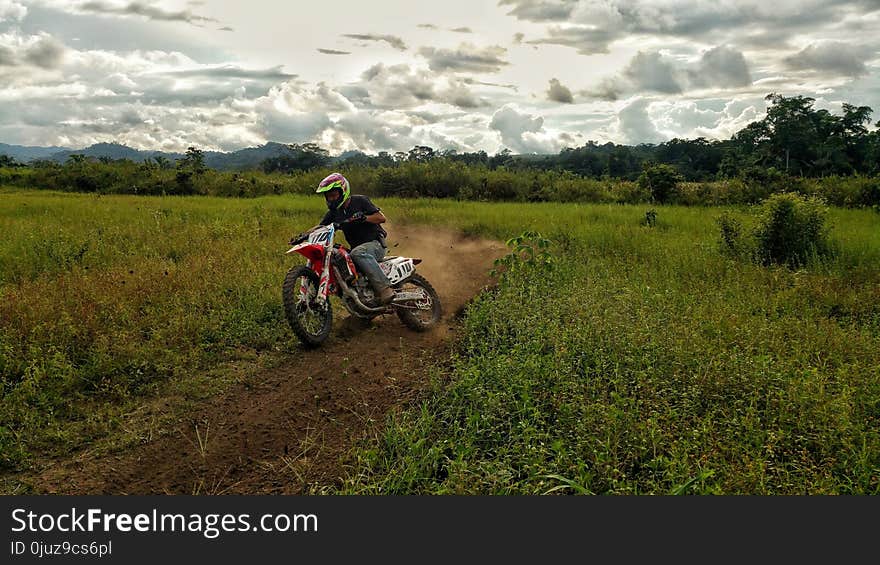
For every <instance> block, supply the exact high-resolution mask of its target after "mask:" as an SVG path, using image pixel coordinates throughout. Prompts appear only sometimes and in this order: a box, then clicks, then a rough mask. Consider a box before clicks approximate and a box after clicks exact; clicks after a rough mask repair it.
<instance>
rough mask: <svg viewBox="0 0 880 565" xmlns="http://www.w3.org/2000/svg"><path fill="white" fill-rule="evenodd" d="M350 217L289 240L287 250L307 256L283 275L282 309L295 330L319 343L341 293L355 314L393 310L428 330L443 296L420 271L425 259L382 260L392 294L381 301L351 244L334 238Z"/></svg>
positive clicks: (413, 325) (327, 331)
mask: <svg viewBox="0 0 880 565" xmlns="http://www.w3.org/2000/svg"><path fill="white" fill-rule="evenodd" d="M344 223H346V222H342V223H335V224H330V225H328V226H322V227H319V228H317V229H316V230H315V231H313V232H311V233H308V234H300V235H298V236H296V237H294V238H293V239H291V240H290V245H292V246H293V247H291V248H290V249H289V250H288V251H287V252H286V253H285V254H286V255H292V254H294V253H298V254H300V255H302V256H304V257H305V258H306V260H307V261H306V264H305V265H304V266H296V267H292V268H291V269H290V270H289V271H288V272H287V275H286V276H285V277H284V284H283V286H282V298H283V301H284V314H285V316H286V318H287V321H288V323H290V327H291V329H293V333H294V334H296V337H297V338H299V340H300V341H301V342H302V343H303V344H305V345H306V346H309V347H317V346H319V345H321V344H322V343H323V342H324V341H325V340H326V339H327V337H328V336H329V335H330V328H331V326H332V325H333V309H332V306H331V304H330V296H332V295H336V296H338V297H339V298H340V300H341V302H342V305H343V306H345V308H346V310H348V311H349V312H350V313H351V314H352V315H353V316H356V317H358V318H361V319H364V320H371V319H373V318H375V317H376V316H379V315H381V314H389V313H391V312H392V311H393V312H394V313H396V314H397V316H398V317H399V318H400V321H401V322H403V323H404V324H405V325H406V326H407V327H409V328H411V329H413V330H415V331H427V330H428V329H430V328H431V327H433V326H434V325H435V324H436V323H437V322H438V321H439V320H440V316H441V313H442V312H441V305H440V297H439V296H438V295H437V291H435V290H434V287H432V286H431V283H429V282H428V281H427V280H426V279H425V278H424V277H423V276H421V275H419V274H418V273H416V265H418V264H419V263H421V262H422V260H421V259H415V258H409V257H396V256H387V257H385V258H384V259H383V260H382V261H381V262H380V263H379V267H380V268H381V269H382V272H384V273H385V275H386V276H387V277H388V279H389V281H391V287H392V288H393V289H394V291H395V292H394V299H393V300H392V302H391V303H389V304H387V305H384V306H383V305H381V304H380V303H379V301H378V297H377V296H375V293H374V292H373V287H372V285H370V282H369V281H368V280H367V278H366V276H364V275H363V274H361V273H359V272H358V270H357V268H356V267H355V264H354V261H352V259H351V256H350V255H349V249H347V248H345V247H343V246H342V245H339V244H337V243H334V241H333V239H334V236H335V235H336V231H337V230H338V229H339V228H340V227H341V226H342V225H343V224H344Z"/></svg>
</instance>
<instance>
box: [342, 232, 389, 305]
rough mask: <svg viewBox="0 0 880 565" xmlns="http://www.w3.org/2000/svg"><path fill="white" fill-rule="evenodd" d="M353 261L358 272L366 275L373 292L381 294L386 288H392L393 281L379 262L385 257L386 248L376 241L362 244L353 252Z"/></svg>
mask: <svg viewBox="0 0 880 565" xmlns="http://www.w3.org/2000/svg"><path fill="white" fill-rule="evenodd" d="M350 255H351V260H352V261H354V264H355V265H356V266H357V268H358V271H360V272H361V273H363V274H364V275H366V277H367V279H369V281H370V283H371V284H372V285H373V290H375V291H376V292H381V291H382V289H384V288H385V287H388V286H391V281H389V280H388V277H386V276H385V273H383V272H382V269H381V268H380V267H379V261H381V260H382V259H383V258H384V257H385V248H384V247H383V246H382V244H381V243H379V242H378V241H376V240H373V241H368V242H366V243H361V244H360V245H358V246H357V247H355V248H354V249H352V250H351V253H350Z"/></svg>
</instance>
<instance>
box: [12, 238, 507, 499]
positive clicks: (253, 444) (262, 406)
mask: <svg viewBox="0 0 880 565" xmlns="http://www.w3.org/2000/svg"><path fill="white" fill-rule="evenodd" d="M386 225H387V226H388V232H389V234H390V235H389V238H388V244H389V250H388V254H389V255H404V256H410V257H421V258H422V259H423V260H424V261H423V262H422V263H421V264H420V265H419V266H418V267H417V272H419V273H420V274H422V275H423V276H425V277H426V278H427V279H428V280H429V281H430V282H431V284H432V285H433V286H434V288H435V289H436V290H437V292H438V294H439V295H440V298H441V301H442V304H443V317H442V319H441V322H440V324H438V326H436V327H435V328H434V329H432V330H430V331H428V332H425V333H418V332H414V331H412V330H409V329H407V328H406V327H405V326H404V325H403V324H402V323H401V322H400V320H399V319H398V318H397V316H395V315H393V314H392V315H389V316H381V317H379V318H377V319H375V320H373V321H372V322H369V323H364V322H362V321H361V320H358V319H356V318H353V317H350V316H348V313H347V312H346V311H345V310H344V309H343V308H342V306H341V304H339V303H338V302H337V303H335V304H334V327H333V331H332V333H331V335H330V338H329V339H328V340H327V342H325V343H324V344H323V345H322V346H321V347H320V348H317V349H307V348H304V347H302V346H299V345H298V344H297V345H295V346H294V347H295V348H296V351H297V353H296V355H292V356H291V359H290V360H289V361H286V362H285V363H284V364H282V365H281V366H279V367H275V368H273V369H271V370H262V371H259V372H257V373H254V374H250V375H247V377H246V378H244V379H241V380H240V382H239V383H237V384H235V385H233V386H232V387H231V388H229V389H227V390H226V391H225V392H224V393H222V394H219V395H217V396H214V397H211V398H208V399H207V400H205V401H203V402H201V403H200V404H199V405H198V406H197V407H196V409H195V410H192V411H191V412H190V413H189V414H186V415H181V416H178V417H177V418H176V419H175V420H174V421H173V424H172V425H171V426H170V427H167V429H166V432H165V433H163V434H162V435H159V436H158V437H156V438H154V439H152V440H151V441H148V442H146V443H143V444H140V445H136V446H135V447H134V448H129V449H127V450H126V451H124V452H121V453H114V454H111V455H103V456H94V455H90V454H89V452H88V451H86V452H84V453H81V454H79V455H76V456H74V457H70V458H66V459H64V460H60V461H55V462H52V463H49V464H46V466H45V467H44V468H42V469H41V470H39V471H37V472H36V473H35V474H33V476H29V477H27V482H28V483H29V484H30V485H31V486H32V487H33V488H34V489H35V491H36V492H42V493H58V494H314V493H321V492H326V491H327V488H328V487H334V486H339V485H341V484H342V481H343V480H344V477H345V476H346V473H347V472H348V470H349V469H348V468H347V466H348V463H349V462H350V454H351V452H352V447H354V446H355V445H357V444H358V443H359V442H361V441H364V440H368V439H369V438H370V437H375V436H376V435H377V434H379V433H381V429H382V426H383V425H384V423H385V420H386V416H387V415H388V413H389V411H391V410H394V409H397V408H400V407H404V406H407V405H410V404H412V403H413V402H414V401H415V399H417V397H418V395H419V393H420V391H422V390H424V389H425V387H426V386H427V385H428V383H429V380H430V373H431V368H434V367H442V366H443V362H444V361H445V360H447V359H448V358H449V354H450V344H451V339H450V338H451V337H452V336H454V335H455V332H456V331H457V326H458V323H457V318H458V315H459V314H460V313H461V311H462V310H463V308H464V306H465V305H466V304H467V302H468V301H469V300H471V299H472V298H473V297H474V296H475V295H476V294H477V293H479V292H480V290H481V289H483V288H484V287H485V286H486V285H487V284H488V283H489V282H490V281H489V274H488V272H489V269H490V268H491V267H492V263H493V260H494V259H495V258H497V257H499V256H501V255H503V254H504V252H505V251H506V249H505V248H504V246H503V244H501V243H499V242H495V241H489V240H484V239H478V238H473V237H465V236H462V235H460V234H455V233H452V232H450V231H447V230H444V229H440V228H433V227H423V226H420V227H416V226H403V225H401V226H394V225H390V223H389V224H386ZM281 277H283V273H279V280H280V279H281ZM290 335H291V340H292V342H295V340H296V338H295V337H294V336H293V333H292V332H291V334H290Z"/></svg>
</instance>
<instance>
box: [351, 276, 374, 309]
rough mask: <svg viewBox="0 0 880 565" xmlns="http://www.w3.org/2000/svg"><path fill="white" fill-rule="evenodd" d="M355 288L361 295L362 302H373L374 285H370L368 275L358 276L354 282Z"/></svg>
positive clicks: (359, 295)
mask: <svg viewBox="0 0 880 565" xmlns="http://www.w3.org/2000/svg"><path fill="white" fill-rule="evenodd" d="M354 290H355V292H357V293H358V297H360V299H361V302H363V303H364V304H370V303H372V302H373V299H374V298H375V296H376V295H375V293H374V292H373V287H372V286H370V283H369V281H367V278H366V277H358V278H357V280H356V281H355V282H354Z"/></svg>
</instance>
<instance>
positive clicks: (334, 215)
mask: <svg viewBox="0 0 880 565" xmlns="http://www.w3.org/2000/svg"><path fill="white" fill-rule="evenodd" d="M378 211H379V208H377V207H376V205H375V204H373V203H372V202H371V201H370V199H369V198H367V197H366V196H363V195H360V194H352V195H351V199H350V201H349V202H348V205H346V206H342V207H340V208H337V209H336V210H328V211H327V213H326V214H324V218H323V219H322V220H321V225H322V226H329V225H330V224H331V223H334V222H344V221H345V220H347V219H348V218H350V217H351V216H352V215H353V214H354V213H355V212H363V213H364V216H369V215H371V214H375V213H376V212H378ZM342 233H344V234H345V240H346V241H348V244H349V245H350V246H351V248H352V249H354V248H355V247H357V246H358V245H360V244H362V243H366V242H368V241H374V240H377V241H379V243H381V244H382V245H383V246H384V245H385V237H386V236H387V235H388V234H387V233H386V232H385V230H384V229H382V227H381V226H380V225H379V224H371V223H370V222H353V223H351V224H345V225H343V226H342Z"/></svg>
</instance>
